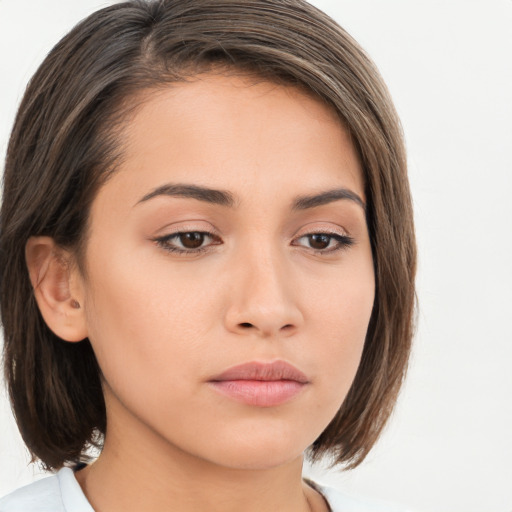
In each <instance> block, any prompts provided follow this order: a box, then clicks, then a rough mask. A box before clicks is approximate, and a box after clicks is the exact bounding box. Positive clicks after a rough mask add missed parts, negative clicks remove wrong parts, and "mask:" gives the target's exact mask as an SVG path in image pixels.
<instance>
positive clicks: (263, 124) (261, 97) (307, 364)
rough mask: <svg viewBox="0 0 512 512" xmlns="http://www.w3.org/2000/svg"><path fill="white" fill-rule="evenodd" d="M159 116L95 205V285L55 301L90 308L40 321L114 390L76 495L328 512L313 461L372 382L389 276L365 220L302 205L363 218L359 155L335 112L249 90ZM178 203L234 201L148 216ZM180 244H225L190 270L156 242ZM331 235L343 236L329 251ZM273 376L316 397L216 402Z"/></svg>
mask: <svg viewBox="0 0 512 512" xmlns="http://www.w3.org/2000/svg"><path fill="white" fill-rule="evenodd" d="M143 99H144V102H143V104H142V106H141V107H140V108H139V109H138V110H137V112H136V114H135V115H134V116H133V118H132V119H131V120H130V121H129V122H128V123H127V126H126V129H125V132H124V135H123V147H124V159H123V162H122V165H121V167H120V169H119V171H118V172H117V173H116V174H115V175H114V176H113V177H112V179H111V180H109V181H108V182H107V183H106V184H105V185H104V186H103V187H102V188H101V189H100V191H99V193H98V196H97V197H96V199H95V200H94V202H93V206H92V210H91V217H90V224H89V235H90V236H89V240H88V244H87V249H86V254H85V262H86V275H82V274H80V273H79V271H78V270H77V268H76V267H73V268H72V270H71V271H70V273H68V274H67V284H68V291H64V292H63V291H62V288H63V287H62V286H60V287H59V286H55V284H54V285H53V289H56V288H57V289H59V290H60V292H59V293H60V296H59V298H58V300H56V303H57V302H59V301H60V303H61V304H68V303H69V301H71V300H72V299H74V300H77V301H78V302H79V303H80V308H78V309H77V308H76V307H75V308H74V311H71V309H70V310H69V311H68V313H66V314H63V315H60V317H58V316H57V317H55V318H54V317H51V313H46V314H45V307H46V308H47V306H44V305H43V306H42V312H43V315H44V316H45V318H46V319H47V321H48V318H50V317H51V318H50V320H49V323H50V324H51V327H52V328H53V329H54V330H55V331H56V332H60V335H61V336H62V337H64V338H65V339H68V340H69V341H77V339H82V338H83V337H84V336H88V337H89V339H90V341H91V343H92V346H93V348H94V351H95V353H96V356H97V358H98V362H99V365H100V367H101V369H102V372H103V376H104V394H105V401H106V406H107V424H108V429H107V434H106V438H105V447H104V450H103V452H102V454H101V456H100V457H99V459H98V460H97V461H96V462H95V463H94V464H92V465H91V466H89V467H87V468H86V469H84V470H82V471H80V472H78V473H77V479H78V481H79V483H80V484H81V486H82V488H83V490H84V492H85V494H86V496H87V497H88V499H89V500H90V502H91V504H92V505H93V507H94V509H95V510H96V511H98V512H114V511H118V510H119V511H120V510H123V511H125V512H126V511H132V510H133V511H135V510H137V511H146V510H147V511H154V510H173V511H179V512H190V511H197V510H209V511H213V512H215V511H223V512H230V511H240V510H244V511H245V512H251V511H262V510H280V511H282V512H292V511H293V512H297V511H308V510H315V511H322V510H327V506H326V504H325V502H324V500H323V499H322V497H321V496H320V495H319V494H318V493H317V492H316V491H314V490H312V489H311V488H310V487H309V486H307V485H306V484H305V483H304V482H303V481H302V479H301V470H302V462H303V451H304V450H305V449H306V448H307V447H308V446H309V445H310V444H311V443H312V442H313V441H314V440H315V439H316V438H317V437H318V436H319V434H320V433H321V432H322V431H323V430H324V428H325V427H326V426H327V425H328V423H329V422H330V421H331V419H332V418H333V417H334V415H335V414H336V412H337V411H338V409H339V407H340V405H341V404H342V402H343V400H344V398H345V396H346V394H347V392H348V390H349V387H350V385H351V383H352V380H353V378H354V376H355V373H356V370H357V367H358V364H359V361H360V357H361V352H362V349H363V344H364V339H365V334H366V331H367V327H368V322H369V319H370V314H371V310H372V305H373V300H374V292H375V285H374V273H373V262H372V255H371V248H370V241H369V237H368V231H367V226H366V222H365V214H364V209H363V207H362V206H361V204H359V203H358V201H357V200H354V199H350V198H348V199H347V198H344V199H343V198H342V199H337V200H331V201H329V202H327V203H326V204H322V205H320V206H316V207H311V208H306V209H300V210H298V209H293V208H292V205H293V203H294V201H295V200H296V198H297V197H299V196H311V195H314V194H319V193H322V192H325V191H329V190H332V189H340V188H343V189H346V190H348V191H350V192H351V193H352V194H354V196H356V195H357V196H358V197H360V198H361V200H362V202H364V200H365V197H364V182H363V177H362V172H361V169H360V165H359V162H358V159H357V156H356V152H355V150H354V147H353V144H352V143H351V141H350V138H349V137H348V135H347V132H346V130H345V129H344V127H343V125H342V124H341V123H340V121H339V120H338V119H337V118H336V116H335V115H334V113H333V112H332V111H331V110H330V109H329V108H328V107H326V106H325V105H324V104H322V103H320V102H319V101H318V100H316V99H314V98H312V97H310V96H307V95H305V94H304V93H303V92H301V91H299V90H297V89H295V88H293V87H285V86H282V85H275V84H270V83H267V82H261V81H260V82H255V81H254V80H251V79H249V78H248V77H243V76H220V75H212V74H210V75H203V76H200V77H196V79H194V80H193V81H191V82H187V83H179V84H173V85H171V86H169V87H168V88H166V89H164V90H160V91H158V92H157V93H155V92H152V93H149V92H146V93H144V97H143ZM167 184H187V185H197V186H202V187H208V188H212V189H217V190H222V191H227V192H229V194H230V195H231V196H232V198H233V205H220V204H212V203H209V202H205V201H202V200H199V199H197V198H191V197H174V196H170V195H166V194H159V195H154V196H153V197H151V198H147V199H146V200H142V199H143V198H144V197H145V196H148V195H150V194H151V193H152V192H153V191H155V189H158V188H159V187H162V186H165V185H167ZM178 231H181V232H213V233H214V236H213V237H204V239H201V243H202V247H203V248H206V250H205V251H203V252H191V253H187V254H177V253H175V252H170V251H169V250H168V248H169V247H170V246H172V247H180V241H179V239H177V238H176V237H175V238H174V239H170V240H167V242H166V244H167V245H165V244H164V242H162V241H160V242H158V241H155V240H156V239H158V238H160V239H161V238H162V237H164V236H167V235H173V234H176V232H178ZM315 233H316V234H319V233H320V234H321V233H327V234H329V235H330V238H329V237H328V238H327V239H324V241H325V240H327V241H328V245H327V248H324V249H323V250H319V249H318V245H315V244H314V240H313V239H312V238H311V237H308V236H307V235H312V234H315ZM334 235H336V236H338V237H350V238H351V240H352V244H351V245H343V244H341V245H340V243H339V242H338V241H337V240H336V239H335V238H334ZM343 240H345V239H343ZM43 242H44V240H42V239H41V240H39V246H41V244H43ZM32 243H33V244H34V247H37V243H38V241H37V240H33V241H32ZM312 245H314V246H315V247H316V249H315V247H312ZM333 248H335V249H336V248H340V250H332V249H333ZM39 249H40V247H39ZM34 251H35V252H36V253H37V251H36V249H34ZM39 252H40V253H41V250H40V251H39ZM42 254H43V256H40V258H39V259H40V260H44V251H42ZM52 265H54V266H57V263H52V264H50V266H49V268H50V271H49V272H48V276H49V277H48V281H50V282H51V275H52V272H51V268H52ZM34 272H35V271H32V272H31V275H32V274H34ZM54 274H55V275H57V274H58V272H55V273H54ZM56 279H57V278H56ZM58 279H63V278H62V275H59V277H58ZM37 280H38V281H39V282H41V281H43V282H44V278H43V279H41V275H40V270H39V275H38V277H37ZM42 289H43V292H41V293H43V294H44V293H45V292H44V286H43V287H42ZM46 293H47V295H48V296H50V295H51V289H50V291H48V292H46ZM41 301H42V299H41V298H38V302H39V303H40V305H41ZM66 301H67V302H66ZM59 318H60V321H61V324H62V325H60V324H59ZM52 322H53V324H52ZM64 324H66V325H67V327H66V328H67V329H68V330H67V331H66V330H65V329H64V327H63V325H64ZM73 328H75V331H73V332H74V334H71V331H72V330H73ZM59 329H61V330H60V331H59ZM62 329H64V330H62ZM63 333H64V334H63ZM66 333H67V338H66ZM275 360H284V361H286V362H289V363H291V364H293V365H294V366H295V367H297V368H298V369H300V370H301V371H302V372H304V373H305V374H306V376H307V378H308V383H307V385H305V386H303V388H302V390H301V391H300V392H299V393H298V394H297V395H296V396H294V397H293V398H292V399H291V400H289V401H288V402H286V403H284V404H281V405H278V406H273V407H258V406H253V405H247V404H244V403H241V402H238V401H235V400H233V399H231V398H229V397H226V396H223V395H221V394H219V393H218V392H217V391H216V390H215V389H212V387H211V386H210V385H209V384H208V381H209V380H210V379H211V378H212V377H213V376H215V375H218V374H219V373H221V372H223V371H225V370H226V369H228V368H229V367H232V366H233V365H238V364H240V363H245V362H248V361H260V362H269V361H275ZM199 482H200V485H198V483H199Z"/></svg>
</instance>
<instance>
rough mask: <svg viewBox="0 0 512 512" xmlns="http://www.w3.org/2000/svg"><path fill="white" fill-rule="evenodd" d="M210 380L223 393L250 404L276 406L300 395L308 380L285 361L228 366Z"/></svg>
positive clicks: (214, 387) (216, 389) (211, 384)
mask: <svg viewBox="0 0 512 512" xmlns="http://www.w3.org/2000/svg"><path fill="white" fill-rule="evenodd" d="M208 384H210V386H211V387H212V388H213V389H214V390H215V391H217V392H219V393H220V394H222V395H224V396H227V397H228V398H230V399H233V400H236V401H238V402H242V403H245V404H247V405H253V406H257V407H274V406H277V405H281V404H284V403H286V402H288V401H290V400H291V399H292V398H294V397H295V396H297V395H298V394H299V393H300V392H301V391H302V390H303V389H304V388H305V387H306V386H307V385H308V384H309V380H308V378H307V377H306V375H305V374H304V373H303V372H301V371H300V370H299V369H297V368H295V366H292V365H291V364H289V363H286V362H284V361H274V362H272V363H261V362H249V363H245V364H241V365H238V366H233V367H231V368H228V369H227V370H226V371H225V372H223V373H221V374H220V375H217V376H215V377H213V378H212V379H211V380H209V381H208Z"/></svg>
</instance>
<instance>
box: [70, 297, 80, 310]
mask: <svg viewBox="0 0 512 512" xmlns="http://www.w3.org/2000/svg"><path fill="white" fill-rule="evenodd" d="M71 307H72V308H74V309H80V303H79V302H78V301H77V300H75V299H71Z"/></svg>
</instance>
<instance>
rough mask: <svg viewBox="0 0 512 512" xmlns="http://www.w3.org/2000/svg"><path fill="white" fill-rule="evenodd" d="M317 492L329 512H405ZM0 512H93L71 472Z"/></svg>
mask: <svg viewBox="0 0 512 512" xmlns="http://www.w3.org/2000/svg"><path fill="white" fill-rule="evenodd" d="M307 482H308V483H310V484H311V485H312V486H313V487H314V488H315V489H316V490H317V491H318V492H320V493H321V494H322V495H323V496H324V498H325V500H326V501H327V503H328V504H329V506H330V507H331V511H332V512H406V511H405V510H403V509H398V508H395V507H393V506H389V505H388V506H385V507H383V506H382V505H380V504H377V503H372V502H369V501H367V500H362V499H359V498H354V497H350V496H347V495H345V494H343V493H341V492H339V491H338V490H336V489H333V488H330V487H326V486H323V485H319V484H317V483H316V482H312V481H311V480H307ZM0 512H94V509H93V508H92V507H91V505H90V503H89V502H88V501H87V498H86V497H85V495H84V493H83V491H82V488H81V487H80V484H79V483H78V481H77V480H76V478H75V474H74V473H73V470H72V469H70V468H62V469H61V470H60V471H58V472H57V473H56V474H55V475H53V476H49V477H47V478H43V479H41V480H38V481H37V482H34V483H31V484H29V485H26V486H25V487H21V488H20V489H18V490H16V491H14V492H12V493H11V494H8V495H7V496H5V497H4V498H1V499H0Z"/></svg>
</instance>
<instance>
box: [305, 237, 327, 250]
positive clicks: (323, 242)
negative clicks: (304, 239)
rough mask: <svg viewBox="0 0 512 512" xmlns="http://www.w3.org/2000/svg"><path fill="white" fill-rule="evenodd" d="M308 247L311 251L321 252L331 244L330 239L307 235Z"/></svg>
mask: <svg viewBox="0 0 512 512" xmlns="http://www.w3.org/2000/svg"><path fill="white" fill-rule="evenodd" d="M308 238H309V246H310V247H311V248H312V249H317V250H322V249H327V247H329V244H330V243H331V239H332V237H331V236H329V235H324V234H315V235H308Z"/></svg>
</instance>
